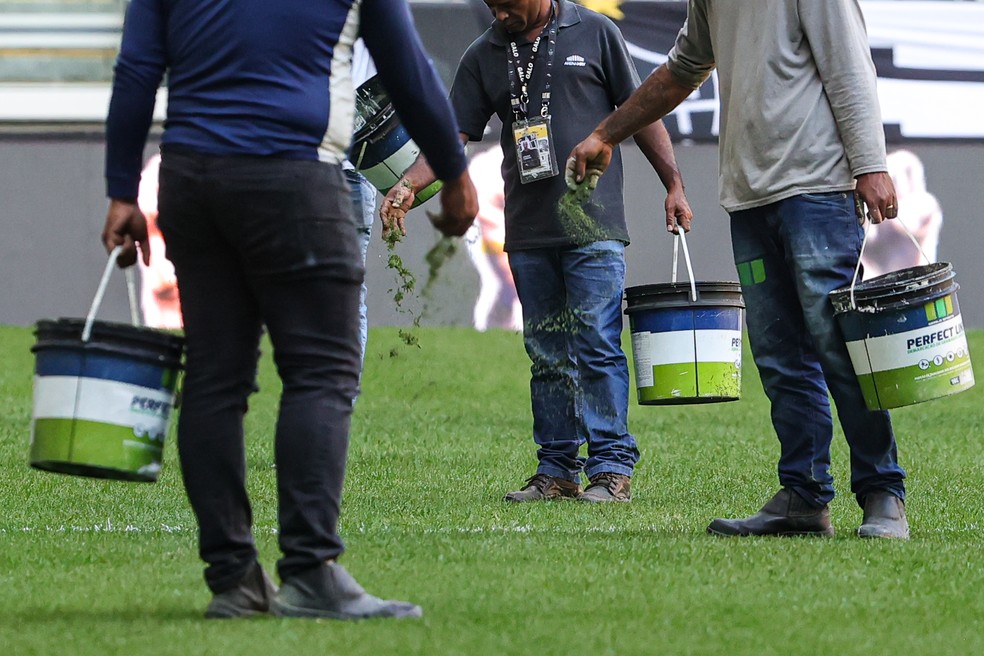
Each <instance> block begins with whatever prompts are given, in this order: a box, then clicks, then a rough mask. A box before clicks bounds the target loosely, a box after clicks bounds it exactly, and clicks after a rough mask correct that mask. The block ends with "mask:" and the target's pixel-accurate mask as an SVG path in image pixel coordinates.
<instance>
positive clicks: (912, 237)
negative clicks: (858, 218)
mask: <svg viewBox="0 0 984 656" xmlns="http://www.w3.org/2000/svg"><path fill="white" fill-rule="evenodd" d="M888 220H889V221H899V219H888ZM899 225H901V226H902V229H903V230H905V234H906V236H908V237H909V240H910V241H911V242H912V245H913V246H915V247H916V250H917V251H919V254H920V255H922V256H923V259H924V260H926V264H932V261H931V260H930V259H929V256H928V255H926V251H924V250H923V248H922V246H920V245H919V240H918V239H916V236H915V235H914V234H912V231H911V230H909V226H907V225H906V224H905V223H902V222H901V221H900V222H899ZM870 226H871V222H870V221H865V226H864V237H863V238H862V239H861V250H860V251H859V252H858V263H857V264H856V265H855V266H854V277H853V278H851V310H852V311H854V310H857V309H858V306H857V303H855V302H854V287H855V285H857V283H858V273H860V271H861V256H862V255H864V246H865V244H867V243H868V231H869V230H870Z"/></svg>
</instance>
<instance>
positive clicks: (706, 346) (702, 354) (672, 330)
mask: <svg viewBox="0 0 984 656" xmlns="http://www.w3.org/2000/svg"><path fill="white" fill-rule="evenodd" d="M680 243H682V244H683V252H684V256H685V259H686V264H687V270H688V273H689V275H690V282H689V283H683V282H677V281H676V269H677V261H678V259H677V252H678V251H677V246H678V244H680ZM625 300H626V310H625V313H626V314H627V315H628V317H629V326H630V330H631V334H632V356H633V368H634V372H635V382H636V393H637V398H638V402H639V404H640V405H681V404H697V403H720V402H725V401H737V400H738V399H739V398H740V397H741V355H742V316H743V311H744V307H745V302H744V299H743V298H742V295H741V285H740V284H739V283H737V282H732V281H716V282H695V281H694V275H693V269H692V267H691V264H690V256H689V252H688V250H687V245H686V238H684V237H683V233H682V232H681V233H680V234H679V235H678V236H677V237H676V238H675V241H674V253H673V277H672V279H671V282H669V283H656V284H650V285H641V286H637V287H629V288H627V289H626V290H625Z"/></svg>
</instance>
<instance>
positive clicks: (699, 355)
mask: <svg viewBox="0 0 984 656" xmlns="http://www.w3.org/2000/svg"><path fill="white" fill-rule="evenodd" d="M632 354H633V358H634V364H635V374H636V387H637V388H638V395H639V402H640V403H645V402H647V401H656V400H660V399H674V398H700V397H722V398H738V396H739V393H740V391H741V331H740V330H675V331H671V332H635V333H633V334H632Z"/></svg>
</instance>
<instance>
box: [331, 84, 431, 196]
mask: <svg viewBox="0 0 984 656" xmlns="http://www.w3.org/2000/svg"><path fill="white" fill-rule="evenodd" d="M419 154H420V147H419V146H417V144H416V143H415V142H414V141H413V140H412V139H411V138H410V134H409V133H408V132H407V131H406V128H404V127H403V125H402V124H401V123H400V118H399V116H397V114H396V110H395V109H394V108H393V104H392V103H391V102H390V99H389V96H388V95H387V94H386V89H384V88H383V85H382V82H381V81H380V79H379V76H378V75H374V76H372V77H371V78H369V79H368V80H366V81H365V82H363V83H362V84H361V85H359V88H358V89H356V91H355V136H354V137H353V140H352V155H351V160H352V163H353V164H354V165H355V168H356V169H357V170H358V171H359V173H361V174H362V175H363V176H364V177H365V179H366V180H368V181H369V182H370V184H372V186H374V187H375V188H376V189H378V190H379V191H380V193H382V194H384V195H385V194H386V193H387V192H388V191H389V190H390V189H392V188H393V185H395V184H396V183H397V182H399V180H400V177H401V176H402V175H403V174H404V173H405V172H406V170H407V169H408V168H410V165H411V164H413V163H414V162H415V161H416V160H417V155H419ZM440 189H441V181H440V180H437V181H435V182H433V183H432V184H430V185H429V186H427V187H425V188H423V189H420V190H418V191H417V192H416V193H415V198H414V201H413V205H412V207H417V206H418V205H420V204H421V203H423V202H424V201H426V200H428V199H429V198H431V197H432V196H434V194H436V193H437V192H438V191H440Z"/></svg>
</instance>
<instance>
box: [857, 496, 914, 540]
mask: <svg viewBox="0 0 984 656" xmlns="http://www.w3.org/2000/svg"><path fill="white" fill-rule="evenodd" d="M858 537H861V538H894V539H896V540H908V539H909V521H908V520H907V519H906V518H905V503H903V501H902V499H900V498H898V497H897V496H895V495H894V494H892V493H891V492H885V491H881V492H872V493H871V494H869V495H867V496H866V497H865V499H864V519H863V520H861V526H860V527H859V528H858Z"/></svg>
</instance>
